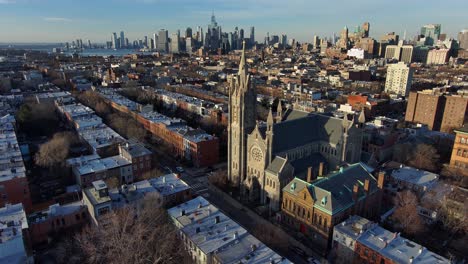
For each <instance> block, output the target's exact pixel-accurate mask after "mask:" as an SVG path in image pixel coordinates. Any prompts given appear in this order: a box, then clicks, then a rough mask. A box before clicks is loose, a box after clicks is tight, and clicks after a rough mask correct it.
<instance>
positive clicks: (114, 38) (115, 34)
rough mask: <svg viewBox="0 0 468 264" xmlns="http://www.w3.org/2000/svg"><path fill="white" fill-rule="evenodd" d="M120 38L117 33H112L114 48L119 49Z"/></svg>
mask: <svg viewBox="0 0 468 264" xmlns="http://www.w3.org/2000/svg"><path fill="white" fill-rule="evenodd" d="M118 41H119V40H118V38H117V33H115V32H114V33H112V36H111V42H112V48H113V49H117V48H118V47H119V42H118Z"/></svg>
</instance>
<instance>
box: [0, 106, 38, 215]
mask: <svg viewBox="0 0 468 264" xmlns="http://www.w3.org/2000/svg"><path fill="white" fill-rule="evenodd" d="M0 130H1V133H0V164H1V166H0V207H3V206H5V205H6V204H18V203H22V204H23V207H24V210H25V211H26V212H30V210H31V208H32V201H31V194H30V192H29V184H28V179H27V177H26V168H25V167H24V162H23V157H22V155H21V151H20V148H19V145H18V140H17V138H16V132H15V118H14V117H13V116H10V115H7V116H4V117H2V118H0Z"/></svg>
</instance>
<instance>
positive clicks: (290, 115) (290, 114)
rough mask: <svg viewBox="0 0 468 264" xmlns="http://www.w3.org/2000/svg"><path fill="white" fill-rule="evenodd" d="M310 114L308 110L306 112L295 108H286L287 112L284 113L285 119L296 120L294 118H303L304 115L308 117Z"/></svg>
mask: <svg viewBox="0 0 468 264" xmlns="http://www.w3.org/2000/svg"><path fill="white" fill-rule="evenodd" d="M308 115H310V113H308V112H304V111H298V110H293V109H288V110H286V112H285V113H284V116H283V121H288V120H294V119H298V118H303V117H306V116H308Z"/></svg>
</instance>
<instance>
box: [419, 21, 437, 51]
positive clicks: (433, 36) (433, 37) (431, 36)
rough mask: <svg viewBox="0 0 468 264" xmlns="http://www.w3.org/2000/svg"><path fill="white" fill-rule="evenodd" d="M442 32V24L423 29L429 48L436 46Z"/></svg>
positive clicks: (425, 26)
mask: <svg viewBox="0 0 468 264" xmlns="http://www.w3.org/2000/svg"><path fill="white" fill-rule="evenodd" d="M440 32H441V25H440V24H428V25H424V26H423V27H421V35H424V37H426V43H427V45H428V46H432V45H434V43H435V42H436V41H437V40H438V39H439V36H440Z"/></svg>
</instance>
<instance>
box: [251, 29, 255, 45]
mask: <svg viewBox="0 0 468 264" xmlns="http://www.w3.org/2000/svg"><path fill="white" fill-rule="evenodd" d="M250 45H252V46H253V45H255V27H250Z"/></svg>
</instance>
